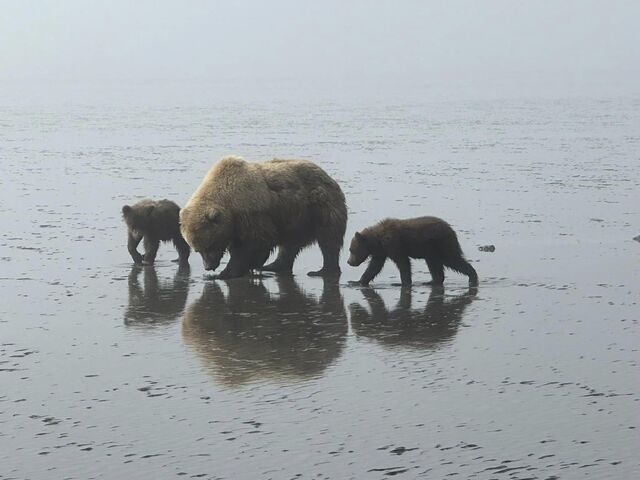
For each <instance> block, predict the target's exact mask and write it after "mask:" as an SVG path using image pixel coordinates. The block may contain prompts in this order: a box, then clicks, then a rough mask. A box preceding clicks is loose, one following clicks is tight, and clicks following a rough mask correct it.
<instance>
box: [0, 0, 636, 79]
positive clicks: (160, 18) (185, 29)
mask: <svg viewBox="0 0 640 480" xmlns="http://www.w3.org/2000/svg"><path fill="white" fill-rule="evenodd" d="M0 7H1V9H0V79H4V80H7V79H9V80H52V79H54V80H73V81H76V80H78V81H93V80H96V79H100V80H105V79H108V80H125V81H130V80H134V81H146V80H156V79H169V80H182V79H196V80H219V79H261V80H278V79H289V80H294V81H295V80H305V81H308V80H309V79H317V80H318V81H319V82H321V81H325V80H326V81H334V82H343V81H344V82H356V83H357V82H359V81H361V80H363V79H366V80H368V81H371V80H374V81H375V80H381V81H382V80H386V81H397V82H409V83H411V82H418V83H419V82H421V81H426V80H427V79H444V80H447V79H460V78H466V79H474V78H478V79H481V78H485V79H487V78H488V79H492V78H496V77H509V76H516V77H518V78H530V77H531V76H534V77H535V76H541V77H544V78H555V79H556V81H564V80H567V79H568V80H571V81H576V80H579V81H583V80H585V79H590V78H598V79H600V80H602V79H604V80H605V81H607V80H609V79H610V80H611V82H612V83H616V82H623V83H634V82H636V80H640V75H639V71H640V47H639V46H640V2H639V1H633V0H632V1H615V0H606V1H605V0H597V1H589V0H579V1H578V0H575V1H562V0H549V1H544V0H538V1H526V2H525V1H515V0H505V1H478V0H467V1H424V0H423V1H409V0H407V1H402V0H393V1H376V0H341V1H333V0H322V1H305V0H297V1H293V0H291V1H266V0H265V1H262V0H255V1H231V0H225V1H195V0H194V1H187V0H182V1H178V0H176V1H163V0H152V1H147V0H126V1H121V0H110V1H106V0H105V1H97V0H96V1H87V0H55V1H29V0H20V1H17V0H16V1H8V0H4V1H3V0H0ZM568 80H567V81H568Z"/></svg>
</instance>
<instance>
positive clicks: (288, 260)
mask: <svg viewBox="0 0 640 480" xmlns="http://www.w3.org/2000/svg"><path fill="white" fill-rule="evenodd" d="M300 250H302V246H301V245H281V246H280V248H279V249H278V256H277V257H276V259H275V260H274V261H273V262H271V263H269V264H268V265H264V266H263V267H262V268H261V269H260V270H264V271H266V272H275V273H291V272H292V271H293V263H294V262H295V260H296V257H297V256H298V254H299V253H300Z"/></svg>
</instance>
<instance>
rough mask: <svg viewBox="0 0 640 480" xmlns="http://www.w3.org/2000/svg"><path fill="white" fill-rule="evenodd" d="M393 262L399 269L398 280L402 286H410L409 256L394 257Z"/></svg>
mask: <svg viewBox="0 0 640 480" xmlns="http://www.w3.org/2000/svg"><path fill="white" fill-rule="evenodd" d="M393 262H394V263H395V264H396V266H397V267H398V270H400V282H401V283H402V286H403V287H410V286H411V260H409V257H400V258H394V259H393Z"/></svg>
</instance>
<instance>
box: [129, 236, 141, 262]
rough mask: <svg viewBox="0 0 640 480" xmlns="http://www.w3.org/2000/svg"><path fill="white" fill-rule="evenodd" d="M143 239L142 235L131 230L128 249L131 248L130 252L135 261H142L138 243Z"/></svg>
mask: <svg viewBox="0 0 640 480" xmlns="http://www.w3.org/2000/svg"><path fill="white" fill-rule="evenodd" d="M141 240H142V236H141V235H137V234H134V233H133V232H131V231H129V236H128V239H127V249H128V250H129V254H130V255H131V258H132V259H133V262H134V263H142V255H140V252H138V245H140V241H141Z"/></svg>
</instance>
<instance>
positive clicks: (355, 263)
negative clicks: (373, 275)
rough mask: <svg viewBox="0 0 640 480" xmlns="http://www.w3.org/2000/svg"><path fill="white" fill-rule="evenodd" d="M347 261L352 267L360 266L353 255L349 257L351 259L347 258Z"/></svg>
mask: <svg viewBox="0 0 640 480" xmlns="http://www.w3.org/2000/svg"><path fill="white" fill-rule="evenodd" d="M347 263H348V264H349V265H351V266H352V267H357V266H358V262H356V259H355V258H353V257H349V260H347Z"/></svg>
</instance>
